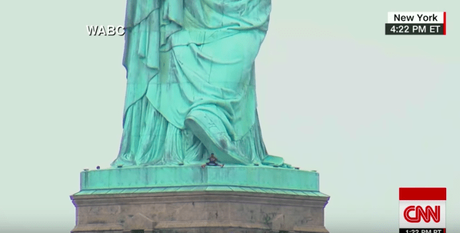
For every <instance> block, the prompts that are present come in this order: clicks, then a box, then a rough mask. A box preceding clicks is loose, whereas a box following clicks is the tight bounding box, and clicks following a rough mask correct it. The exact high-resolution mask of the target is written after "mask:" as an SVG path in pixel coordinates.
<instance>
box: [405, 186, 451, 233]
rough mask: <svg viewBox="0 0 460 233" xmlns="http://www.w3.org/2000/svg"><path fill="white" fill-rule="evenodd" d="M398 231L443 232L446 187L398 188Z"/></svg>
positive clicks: (407, 232)
mask: <svg viewBox="0 0 460 233" xmlns="http://www.w3.org/2000/svg"><path fill="white" fill-rule="evenodd" d="M399 232H400V233H445V232H446V188H399Z"/></svg>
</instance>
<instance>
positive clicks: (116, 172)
mask: <svg viewBox="0 0 460 233" xmlns="http://www.w3.org/2000/svg"><path fill="white" fill-rule="evenodd" d="M80 175H81V185H80V188H81V190H80V191H79V192H78V193H76V194H74V195H72V196H71V199H72V201H73V204H74V205H75V207H76V208H77V221H76V227H75V228H74V229H73V230H72V232H73V233H89V232H98V233H102V232H103V233H141V232H144V233H146V232H149V233H152V232H156V233H160V232H164V233H179V232H184V233H204V232H210V233H211V232H212V233H214V232H216V233H218V232H222V233H224V232H232V233H236V232H245V233H249V232H260V233H262V232H264V233H268V232H291V233H292V232H310V233H313V232H328V231H327V230H326V229H325V228H324V207H325V205H326V203H327V201H328V200H329V196H327V195H325V194H323V193H321V192H320V191H319V174H318V173H317V172H315V171H301V170H295V169H286V168H276V167H267V166H259V167H256V166H254V167H248V166H231V165H228V166H227V165H226V166H225V167H223V168H221V167H211V166H210V167H205V168H201V166H200V165H190V166H157V167H134V168H119V169H118V168H117V169H105V170H94V171H84V172H82V173H81V174H80Z"/></svg>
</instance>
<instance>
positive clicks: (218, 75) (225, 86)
mask: <svg viewBox="0 0 460 233" xmlns="http://www.w3.org/2000/svg"><path fill="white" fill-rule="evenodd" d="M270 10H271V1H270V0H232V1H223V0H128V3H127V10H126V22H125V26H126V42H125V54H124V61H123V64H124V66H125V67H126V70H127V80H128V83H127V92H126V100H125V111H124V120H123V137H122V142H121V147H120V153H119V155H118V158H117V159H116V160H115V161H114V162H113V163H112V165H113V166H116V165H120V164H123V165H128V166H129V165H132V166H139V165H173V164H189V163H195V162H196V163H202V162H203V161H204V160H205V159H206V158H207V157H209V154H210V153H214V154H215V155H216V157H217V158H218V159H219V161H221V162H222V163H228V164H243V165H248V164H253V163H259V164H261V163H262V162H263V160H264V159H266V158H267V156H268V155H267V152H266V149H265V146H264V143H263V140H262V136H261V132H260V127H259V120H258V116H257V110H256V92H255V79H254V78H255V77H254V76H255V75H254V60H255V58H256V56H257V53H258V51H259V48H260V45H261V43H262V41H263V40H264V37H265V35H266V32H267V29H268V21H269V15H270Z"/></svg>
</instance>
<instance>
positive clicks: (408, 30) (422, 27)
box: [385, 23, 444, 35]
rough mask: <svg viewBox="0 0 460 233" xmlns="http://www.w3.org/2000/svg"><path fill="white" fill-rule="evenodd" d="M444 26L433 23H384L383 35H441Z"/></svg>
mask: <svg viewBox="0 0 460 233" xmlns="http://www.w3.org/2000/svg"><path fill="white" fill-rule="evenodd" d="M392 29H393V30H392ZM443 34H444V25H443V24H442V23H441V24H438V23H436V24H434V23H386V24H385V35H443Z"/></svg>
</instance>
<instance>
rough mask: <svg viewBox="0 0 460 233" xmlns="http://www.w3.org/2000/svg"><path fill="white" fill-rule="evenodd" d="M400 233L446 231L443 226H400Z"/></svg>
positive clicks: (443, 232) (439, 232)
mask: <svg viewBox="0 0 460 233" xmlns="http://www.w3.org/2000/svg"><path fill="white" fill-rule="evenodd" d="M399 233H446V229H442V228H399Z"/></svg>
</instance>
